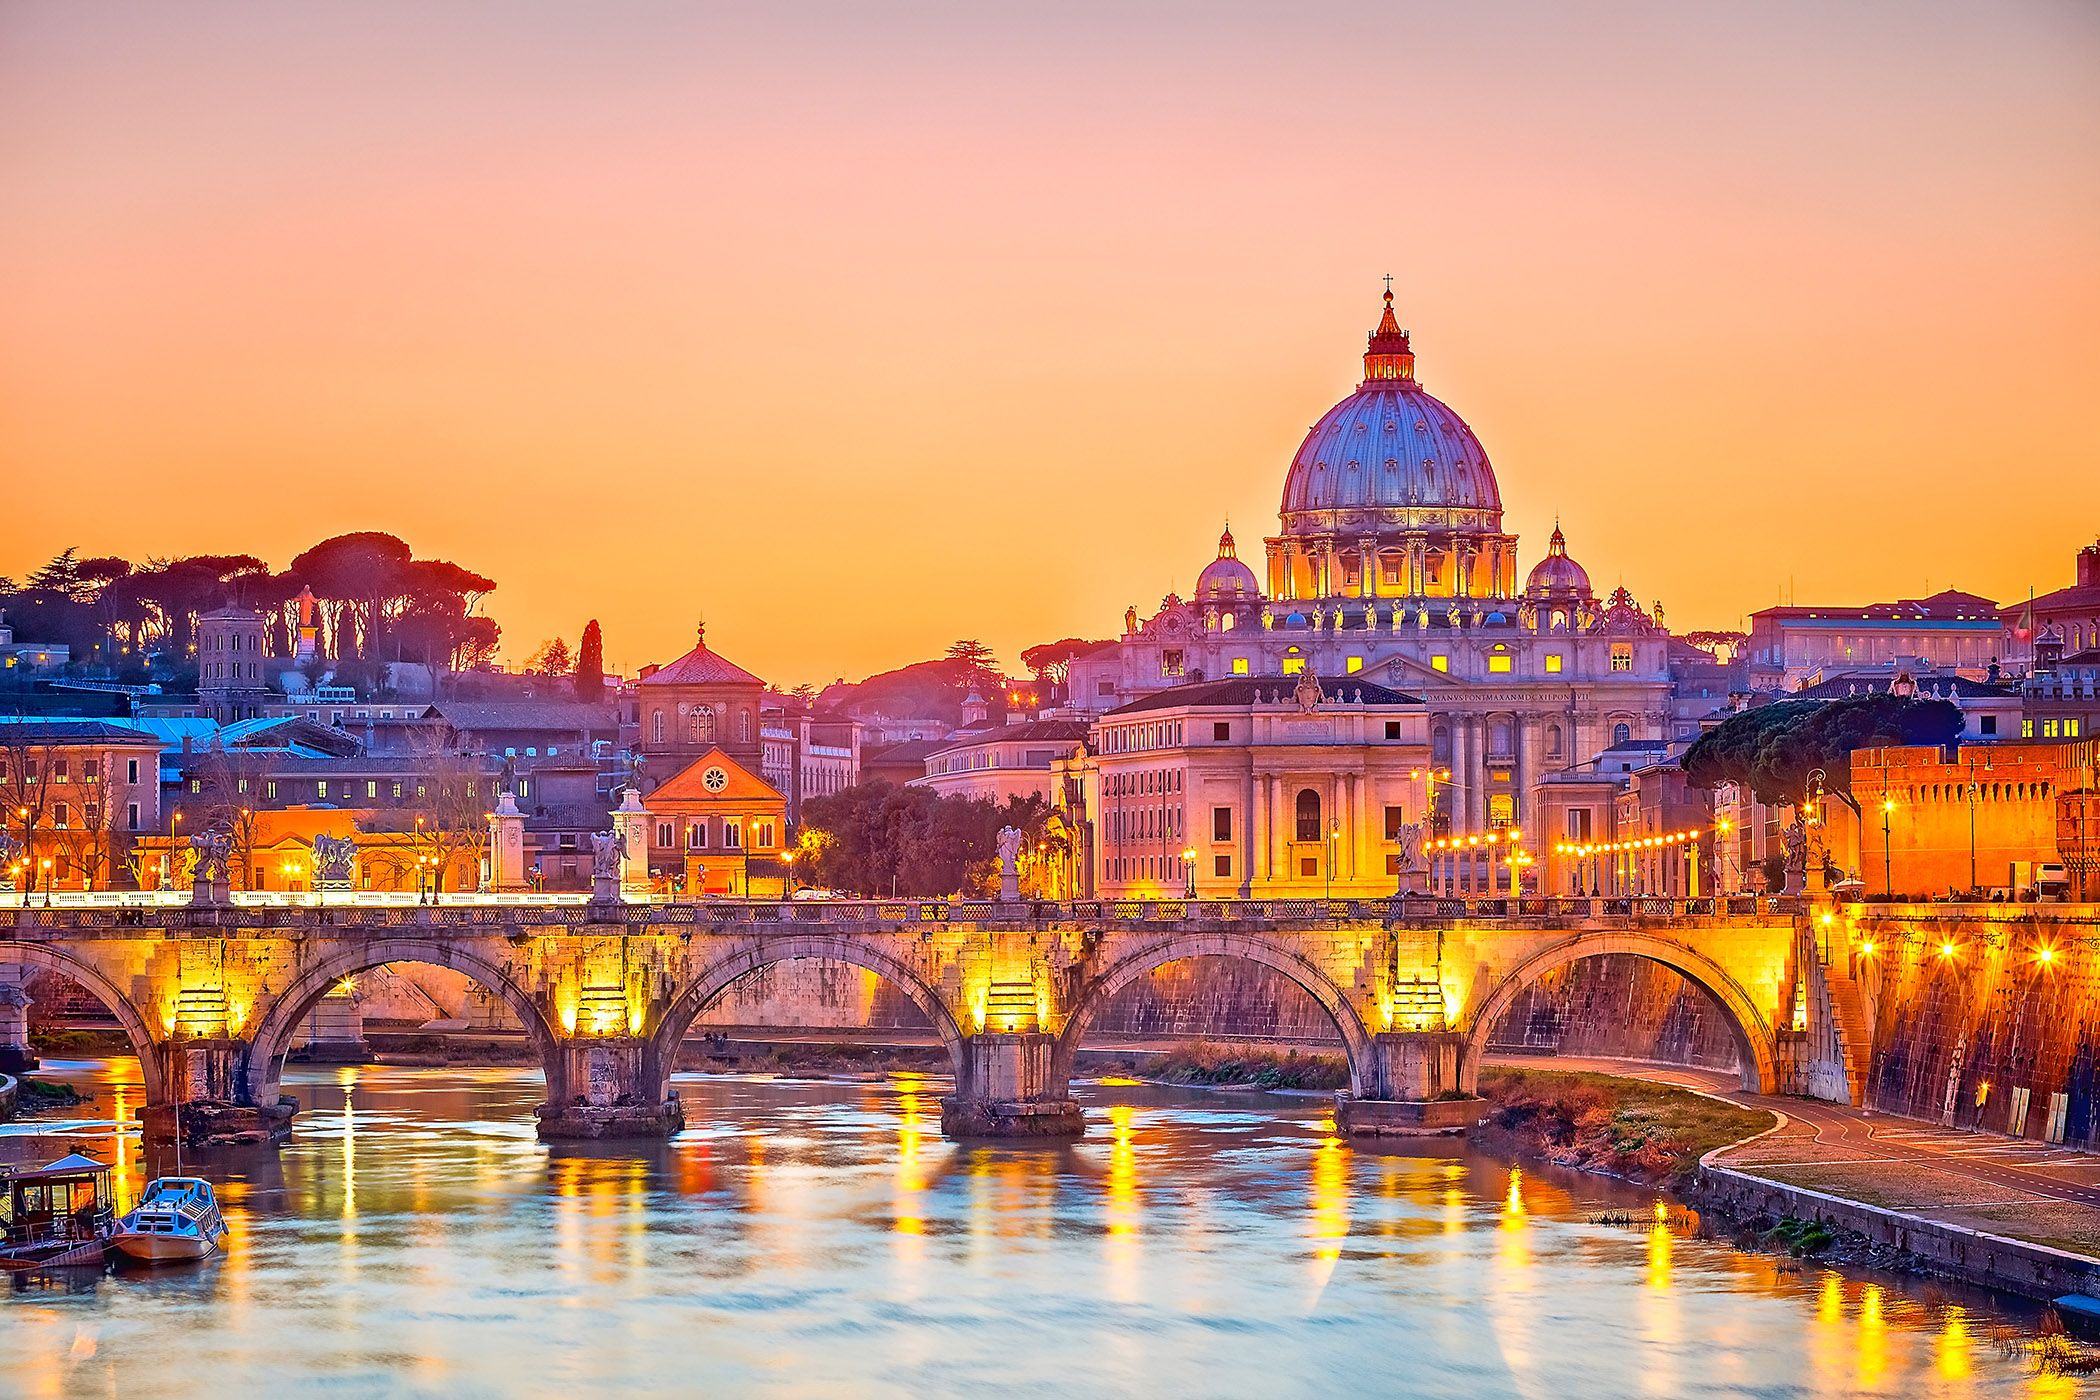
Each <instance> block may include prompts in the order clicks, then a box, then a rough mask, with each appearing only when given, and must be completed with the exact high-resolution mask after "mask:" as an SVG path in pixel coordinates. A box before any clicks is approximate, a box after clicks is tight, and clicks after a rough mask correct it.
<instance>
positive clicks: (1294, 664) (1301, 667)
mask: <svg viewBox="0 0 2100 1400" xmlns="http://www.w3.org/2000/svg"><path fill="white" fill-rule="evenodd" d="M1293 649H1294V650H1295V648H1293ZM1283 673H1284V674H1285V675H1286V676H1302V675H1304V674H1305V658H1304V657H1302V656H1286V657H1284V658H1283Z"/></svg>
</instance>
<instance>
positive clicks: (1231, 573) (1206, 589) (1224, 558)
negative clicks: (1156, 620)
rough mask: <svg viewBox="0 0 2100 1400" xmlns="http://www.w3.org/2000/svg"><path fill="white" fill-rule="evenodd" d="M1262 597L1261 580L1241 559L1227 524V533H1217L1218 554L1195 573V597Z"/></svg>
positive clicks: (1215, 599)
mask: <svg viewBox="0 0 2100 1400" xmlns="http://www.w3.org/2000/svg"><path fill="white" fill-rule="evenodd" d="M1260 598H1261V580H1259V579H1257V578H1255V576H1254V570H1252V569H1250V568H1248V567H1247V566H1246V565H1245V564H1244V563H1242V562H1241V561H1240V556H1239V552H1238V550H1237V549H1236V548H1234V546H1233V543H1232V530H1231V528H1230V527H1229V526H1228V527H1227V528H1226V531H1225V533H1224V534H1222V535H1220V536H1218V557H1217V558H1215V559H1213V560H1211V561H1210V563H1208V564H1206V565H1204V566H1203V572H1202V573H1201V574H1198V575H1197V576H1196V601H1197V602H1199V603H1252V602H1256V601H1258V600H1259V599H1260Z"/></svg>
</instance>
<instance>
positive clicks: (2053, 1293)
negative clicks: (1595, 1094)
mask: <svg viewBox="0 0 2100 1400" xmlns="http://www.w3.org/2000/svg"><path fill="white" fill-rule="evenodd" d="M1721 1150H1722V1151H1726V1150H1727V1149H1726V1148H1723V1149H1721ZM1684 1194H1685V1196H1686V1198H1687V1199H1688V1200H1689V1201H1690V1202H1691V1203H1692V1205H1694V1206H1695V1207H1697V1208H1698V1209H1699V1210H1701V1211H1713V1212H1716V1213H1718V1214H1720V1215H1722V1216H1725V1217H1727V1218H1728V1219H1730V1220H1732V1221H1735V1222H1737V1223H1739V1224H1745V1225H1747V1224H1752V1223H1755V1222H1757V1221H1760V1220H1773V1221H1777V1220H1782V1219H1786V1218H1788V1217H1792V1218H1793V1219H1796V1220H1812V1221H1815V1222H1816V1223H1817V1224H1820V1225H1822V1226H1824V1227H1825V1228H1827V1229H1829V1230H1832V1231H1845V1232H1849V1233H1851V1234H1855V1235H1859V1236H1862V1237H1864V1238H1865V1239H1866V1240H1868V1241H1869V1242H1870V1243H1873V1244H1877V1245H1883V1246H1886V1247H1888V1248H1891V1249H1895V1250H1898V1251H1900V1252H1901V1253H1902V1254H1904V1255H1905V1256H1906V1257H1907V1258H1908V1259H1909V1260H1911V1261H1914V1264H1915V1266H1916V1267H1917V1268H1919V1269H1920V1270H1921V1271H1922V1272H1926V1273H1934V1274H1943V1275H1945V1276H1947V1277H1949V1278H1952V1279H1956V1280H1958V1281H1960V1282H1962V1283H1969V1284H1975V1285H1977V1286H1978V1287H1982V1288H1994V1289H1997V1290H1999V1291H2000V1292H2004V1293H2013V1294H2017V1295H2019V1296H2020V1297H2023V1298H2033V1299H2038V1300H2040V1301H2043V1302H2047V1301H2049V1300H2050V1299H2053V1298H2059V1297H2062V1296H2063V1295H2064V1294H2066V1293H2083V1294H2088V1295H2100V1260H2093V1259H2089V1258H2087V1257H2086V1256H2084V1255H2082V1254H2073V1253H2071V1252H2069V1251H2068V1250H2062V1249H2051V1248H2050V1247H2049V1246H2047V1245H2041V1244H2030V1243H2028V1242H2027V1241H2025V1240H2015V1239H2008V1238H2006V1237H2005V1236H2003V1235H1992V1234H1986V1233H1985V1232H1983V1231H1981V1230H1971V1229H1969V1228H1967V1227H1965V1226H1961V1225H1954V1224H1949V1223H1945V1222H1942V1221H1936V1220H1926V1219H1923V1218H1921V1217H1919V1216H1915V1215H1906V1214H1904V1213H1903V1212H1901V1211H1894V1210H1889V1209H1887V1208H1886V1207H1883V1206H1871V1205H1867V1204H1866V1203H1864V1202H1862V1201H1851V1200H1846V1199H1845V1198H1843V1197H1841V1196H1832V1195H1829V1194H1827V1193H1826V1192H1822V1191H1812V1190H1810V1189H1809V1188H1807V1187H1805V1186H1790V1185H1788V1184H1786V1183H1785V1182H1780V1181H1770V1180H1767V1179H1766V1178H1764V1177H1760V1176H1752V1175H1750V1174H1749V1173H1748V1172H1743V1171H1738V1170H1736V1169H1735V1168H1733V1167H1725V1166H1720V1165H1718V1164H1716V1163H1714V1162H1713V1161H1712V1160H1711V1154H1710V1155H1709V1160H1708V1161H1706V1162H1703V1163H1701V1164H1700V1169H1699V1174H1698V1176H1697V1178H1696V1179H1695V1180H1694V1182H1693V1184H1692V1185H1691V1187H1690V1188H1688V1189H1687V1190H1686V1192H1685V1193H1684Z"/></svg>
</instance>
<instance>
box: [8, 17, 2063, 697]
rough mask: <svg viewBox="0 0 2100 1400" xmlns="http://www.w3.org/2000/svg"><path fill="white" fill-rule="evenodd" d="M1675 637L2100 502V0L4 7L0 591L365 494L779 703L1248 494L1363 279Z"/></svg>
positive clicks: (1542, 510) (461, 557) (1209, 523)
mask: <svg viewBox="0 0 2100 1400" xmlns="http://www.w3.org/2000/svg"><path fill="white" fill-rule="evenodd" d="M1387 272H1391V273H1392V274H1393V276H1394V279H1395V283H1394V286H1395V292H1396V295H1397V298H1398V303H1399V307H1400V310H1401V312H1402V321H1403V323H1404V324H1406V325H1407V326H1409V327H1410V328H1411V329H1412V331H1413V332H1414V337H1415V349H1416V351H1417V353H1418V354H1419V356H1420V372H1421V378H1422V381H1423V383H1424V385H1425V386H1426V387H1427V388H1428V389H1429V390H1430V391H1431V392H1433V393H1435V394H1437V395H1438V396H1439V397H1441V398H1443V399H1445V400H1446V401H1447V402H1449V403H1450V404H1451V405H1452V406H1453V407H1454V408H1455V409H1457V410H1458V412H1459V413H1461V414H1462V415H1464V416H1465V417H1466V418H1467V419H1468V421H1470V422H1471V423H1472V425H1473V427H1474V428H1475V430H1476V431H1477V432H1478V433H1479V435H1480V437H1481V439H1482V441H1483V442H1484V443H1485V445H1486V447H1487V450H1488V452H1489V454H1490V456H1491V457H1492V459H1493V461H1494V462H1495V464H1496V468H1497V471H1498V473H1499V476H1500V480H1501V484H1502V493H1503V498H1504V502H1505V505H1506V507H1507V508H1508V512H1509V516H1508V519H1509V524H1510V526H1511V528H1513V529H1515V530H1517V531H1519V532H1520V533H1521V534H1522V535H1523V537H1524V546H1523V548H1524V562H1525V566H1526V567H1528V565H1529V563H1530V562H1532V561H1535V560H1536V559H1537V558H1538V557H1539V556H1540V554H1541V553H1542V552H1543V550H1544V546H1545V537H1546V535H1547V533H1548V532H1549V531H1550V530H1551V528H1552V524H1553V520H1554V517H1555V516H1556V515H1558V516H1559V517H1560V518H1561V520H1562V521H1563V522H1564V523H1565V526H1566V529H1567V532H1568V536H1569V540H1570V545H1571V549H1572V551H1573V552H1574V553H1575V554H1576V556H1577V557H1578V558H1580V559H1581V560H1582V562H1583V563H1584V564H1585V565H1587V566H1588V568H1589V570H1590V572H1591V575H1592V577H1593V578H1594V579H1595V580H1596V582H1597V584H1598V586H1599V588H1600V589H1609V588H1610V587H1611V586H1613V585H1614V584H1617V583H1619V582H1621V581H1623V582H1625V583H1626V584H1627V585H1629V586H1630V587H1631V588H1633V590H1634V591H1635V592H1636V593H1637V594H1638V595H1639V596H1640V597H1641V599H1642V600H1643V601H1644V602H1646V601H1651V600H1654V599H1661V600H1662V601H1663V602H1664V603H1665V605H1666V606H1667V607H1668V609H1669V618H1670V621H1671V623H1672V625H1674V626H1676V627H1679V628H1688V627H1697V626H1734V625H1737V624H1738V623H1739V621H1740V619H1741V618H1742V617H1743V615H1744V614H1745V613H1747V612H1748V611H1750V610H1751V609H1754V608H1758V607H1762V606H1765V605H1767V604H1769V603H1772V602H1775V601H1777V600H1778V599H1779V596H1780V593H1781V590H1782V589H1784V588H1786V587H1787V586H1788V584H1789V581H1791V585H1792V588H1793V590H1794V593H1795V596H1796V597H1798V599H1799V600H1800V601H1801V602H1803V603H1809V602H1847V601H1852V602H1857V601H1865V600H1869V599H1879V598H1884V597H1892V596H1912V595H1916V594H1918V593H1921V592H1923V591H1926V590H1928V589H1938V588H1942V587H1946V586H1949V585H1956V586H1960V587H1964V588H1968V589H1971V590H1974V591H1977V592H1981V593H1985V594H1988V595H1991V596H1993V597H1996V598H1998V599H2001V600H2009V599H2011V598H2014V597H2016V596H2022V595H2024V594H2025V593H2026V591H2027V590H2028V588H2029V587H2030V586H2032V587H2033V588H2035V589H2037V590H2046V589H2049V588H2053V587H2057V586H2060V585H2062V584H2064V583H2067V582H2069V579H2070V570H2071V555H2072V552H2073V551H2074V549H2075V548H2076V547H2077V546H2078V545H2079V544H2081V543H2084V542H2089V541H2091V540H2092V539H2093V537H2094V536H2095V534H2096V533H2100V9H2096V8H2095V7H2094V6H2092V5H2089V4H2084V3H2075V2H2074V0H2060V2H2049V0H2034V2H2033V3H1998V4H1974V5H1948V4H1936V3H1920V0H1902V3H1893V4H1847V5H1841V6H1830V5H1823V4H1768V3H1760V4H1741V5H1706V4H1700V5H1684V4H1676V3H1672V4H1653V5H1603V4H1600V5H1582V6H1568V7H1561V6H1549V5H1544V4H1538V5H1531V4H1488V5H1485V6H1479V7H1475V6H1432V5H1404V4H1390V3H1381V4H1365V5H1346V4H1323V5H1306V6H1300V5H1269V4H1262V5H1235V4H1218V3H1202V4H1187V5H1164V4H1163V5H1136V6H1132V5H1124V4H1112V5H1084V4H1082V5H1071V6H1068V5H1060V6H1030V7H1025V8H1023V7H1005V6H986V5H966V6H965V5H958V6H953V7H927V6H920V5H914V4H905V5H872V4H858V3H856V4H842V5H827V4H818V3H801V4H795V5H783V6H771V7H749V6H739V7H728V6H721V7H714V6H703V5H699V4H684V3H680V4H662V5H649V4H628V3H614V4H607V5H588V6H586V5H543V4H528V3H518V0H506V3H500V4H499V3H491V4H481V5H475V4H464V3H449V4H441V5H431V4H426V3H420V2H419V3H373V0H359V3H355V4H340V5H319V4H300V3H286V4H271V5H261V6H258V5H250V4H238V5H219V4H208V3H185V4H181V5H155V4H144V3H140V4H133V5H118V4H108V3H85V4H83V3H78V2H77V0H57V2H56V3H29V2H28V0H11V3H9V4H7V5H6V6H5V7H4V8H0V482H4V486H5V489H4V493H0V500H4V504H0V573H5V574H10V575H14V576H16V577H19V576H20V575H21V574H23V573H25V572H27V571H28V570H29V569H31V568H33V567H34V566H35V565H36V564H37V563H39V562H41V561H42V560H43V559H44V558H46V557H48V556H49V555H51V554H52V553H54V552H55V551H56V550H58V549H59V548H62V547H64V546H66V545H78V546H79V547H80V548H81V549H82V550H83V551H85V552H88V553H95V554H101V553H120V554H124V555H126V556H128V557H131V558H134V559H143V558H144V557H146V556H148V555H169V554H186V553H197V552H204V551H212V552H218V551H236V550H238V551H247V552H252V553H257V554H261V555H263V556H264V557H266V558H268V559H269V560H270V561H271V562H272V563H274V564H277V565H280V566H281V565H282V564H284V563H285V562H287V561H288V560H289V559H290V557H291V556H292V555H293V554H294V553H296V552H297V551H298V550H300V549H302V548H304V547H305V546H307V545H309V544H311V543H313V542H314V541H315V540H317V539H319V538H321V537H323V536H324V535H327V534H332V533H337V532H340V531H344V530H350V529H383V530H389V531H393V532H395V533H397V534H400V535H402V536H403V537H405V538H406V539H408V540H409V542H410V543H411V544H413V545H414V546H415V547H416V549H417V550H418V552H420V553H424V554H434V555H439V556H444V557H449V558H453V559H456V560H458V561H459V562H461V563H463V564H467V565H469V566H471V567H474V568H476V569H479V570H481V571H483V572H486V573H489V574H492V575H494V576H495V577H496V578H497V579H498V580H499V581H500V587H499V588H498V590H497V591H496V592H495V593H494V594H493V595H492V596H491V597H490V599H489V603H488V609H489V611H490V612H491V613H492V614H493V615H494V616H495V617H496V618H497V619H498V620H499V621H500V622H501V623H502V625H503V627H504V632H505V640H506V655H507V656H508V657H509V658H511V659H513V660H515V659H518V658H520V657H522V656H523V655H524V654H526V653H527V652H529V651H530V650H531V649H532V648H533V647H534V646H535V645H536V644H537V643H538V642H540V641H541V640H543V639H545V638H547V637H549V636H552V635H555V634H556V633H559V634H561V635H563V636H565V637H566V638H568V639H569V640H570V642H571V643H572V644H573V642H574V640H575V638H576V635H577V633H578V631H579V630H580V629H581V627H582V625H583V622H584V620H585V619H586V618H589V617H597V618H600V619H602V621H603V624H604V627H605V632H606V650H607V658H608V661H609V662H610V663H612V664H614V665H618V666H621V667H625V668H628V669H632V668H633V667H636V666H638V665H641V664H642V663H645V662H648V661H652V660H653V661H664V660H668V659H670V658H671V657H673V656H675V655H677V654H678V653H679V652H680V651H682V650H684V649H685V648H686V647H687V646H688V645H689V644H690V642H691V638H692V625H693V621H694V618H695V617H696V616H697V615H700V614H703V613H704V614H705V616H706V618H707V621H708V624H709V639H710V641H711V642H713V643H714V644H715V645H716V646H717V647H719V648H720V649H721V650H722V651H724V652H725V653H727V654H728V655H730V656H732V657H734V658H735V659H737V660H738V661H740V662H742V663H743V664H744V665H746V666H748V667H750V668H752V669H754V670H756V671H758V672H760V673H761V674H763V675H765V676H767V677H768V678H769V679H772V680H774V681H776V682H778V683H781V684H792V683H794V682H797V681H804V680H808V681H817V682H822V681H827V680H830V679H831V678H833V677H835V676H839V675H846V676H849V677H857V676H860V675H863V674H866V673H867V672H869V671H871V670H876V669H881V668H885V667H888V666H891V665H896V664H901V663H902V662H905V661H909V660H913V659H917V658H919V657H923V656H927V655H931V654H935V653H937V652H938V651H939V650H940V649H941V648H943V647H944V646H946V644H947V643H949V642H950V641H952V640H954V639H955V638H957V637H960V636H977V637H982V638H983V639H984V640H986V641H988V642H990V643H992V644H993V645H994V646H995V647H996V648H997V649H998V650H999V651H1000V653H1001V655H1002V656H1003V657H1005V658H1006V659H1007V660H1008V661H1009V662H1010V663H1011V662H1013V661H1014V660H1015V658H1016V657H1017V655H1018V652H1019V651H1020V649H1021V648H1022V647H1024V646H1026V645H1028V644H1030V643H1033V642H1037V641H1045V640H1050V639H1053V638H1057V637H1061V636H1067V635H1074V634H1077V635H1084V636H1109V635H1113V634H1114V632H1115V631H1116V630H1117V628H1118V627H1119V625H1120V620H1121V616H1122V612H1123V608H1124V606H1125V605H1126V604H1128V603H1136V604H1138V605H1139V606H1140V608H1141V610H1144V611H1150V609H1151V608H1152V607H1153V606H1155V605H1156V603H1157V602H1158V600H1159V598H1160V597H1161V595H1162V594H1164V593H1166V592H1167V591H1168V590H1169V589H1174V590H1178V591H1180V592H1182V593H1184V594H1186V593H1187V592H1188V591H1189V590H1190V589H1191V588H1192V587H1193V583H1194V579H1195V575H1196V572H1197V570H1198V569H1199V568H1200V567H1201V566H1202V565H1203V564H1204V562H1205V561H1206V560H1208V559H1209V558H1210V557H1211V554H1212V551H1213V547H1214V543H1215V540H1216V538H1217V534H1218V529H1219V525H1220V523H1221V522H1222V521H1223V520H1224V519H1225V518H1226V517H1228V516H1229V517H1230V518H1231V521H1232V523H1233V526H1234V528H1235V530H1236V531H1237V533H1238V535H1239V537H1240V540H1241V543H1242V546H1243V549H1244V550H1246V551H1247V552H1251V553H1254V554H1256V555H1258V553H1259V544H1258V540H1259V537H1260V536H1261V535H1262V534H1264V533H1266V532H1269V531H1272V530H1273V529H1274V528H1275V511H1276V503H1277V495H1278V492H1279V490H1280V489H1281V486H1282V481H1283V474H1284V469H1285V467H1286V465H1287V464H1288V462H1289V459H1290V455H1291V453H1292V451H1293V450H1294V448H1295V447H1296V445H1297V443H1298V440H1299V438H1300V437H1301V436H1302V435H1303V433H1304V432H1305V430H1306V428H1307V427H1308V426H1309V425H1310V424H1311V423H1312V422H1313V421H1314V420H1315V419H1316V418H1317V417H1319V415H1320V414H1321V413H1322V412H1323V411H1325V410H1326V408H1327V407H1328V406H1329V405H1330V404H1331V403H1333V402H1334V401H1335V400H1336V399H1338V398H1340V397H1341V396H1342V395H1343V394H1345V393H1346V392H1347V391H1348V390H1349V389H1350V388H1351V387H1352V386H1353V385H1354V383H1355V381H1356V379H1357V377H1358V375H1359V372H1360V368H1361V366H1360V361H1359V359H1358V357H1359V356H1360V355H1361V353H1362V349H1363V340H1364V335H1365V333H1366V332H1367V331H1368V330H1369V329H1370V327H1371V325H1372V324H1373V322H1374V321H1375V319H1376V315H1377V299H1378V292H1379V290H1380V287H1381V285H1382V284H1381V281H1380V279H1381V277H1382V275H1383V274H1385V273H1387Z"/></svg>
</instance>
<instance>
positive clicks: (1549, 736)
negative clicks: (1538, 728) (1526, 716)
mask: <svg viewBox="0 0 2100 1400" xmlns="http://www.w3.org/2000/svg"><path fill="white" fill-rule="evenodd" d="M1560 756H1561V753H1560V726H1559V725H1557V724H1549V725H1547V726H1546V757H1548V758H1559V757H1560Z"/></svg>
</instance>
